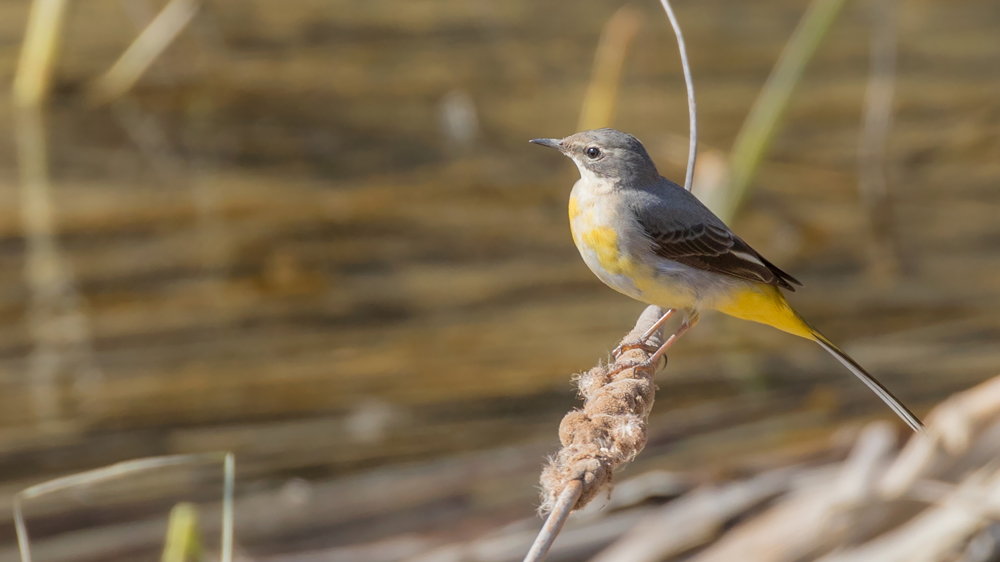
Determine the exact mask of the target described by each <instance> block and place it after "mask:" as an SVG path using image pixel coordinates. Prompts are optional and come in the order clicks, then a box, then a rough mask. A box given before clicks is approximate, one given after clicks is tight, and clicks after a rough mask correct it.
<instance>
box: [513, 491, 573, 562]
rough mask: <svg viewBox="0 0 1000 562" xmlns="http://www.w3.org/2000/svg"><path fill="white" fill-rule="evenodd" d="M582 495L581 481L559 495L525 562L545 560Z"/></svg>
mask: <svg viewBox="0 0 1000 562" xmlns="http://www.w3.org/2000/svg"><path fill="white" fill-rule="evenodd" d="M582 493H583V482H582V481H580V480H573V481H572V482H570V483H569V484H568V485H567V486H566V488H564V489H563V491H562V493H561V494H559V500H558V501H556V505H555V507H553V508H552V511H551V512H550V513H549V517H548V519H546V520H545V525H542V530H541V531H539V532H538V536H537V537H535V542H534V544H532V545H531V550H529V551H528V555H527V556H525V557H524V562H541V561H542V560H544V559H545V555H546V554H548V552H549V548H550V547H551V546H552V542H553V541H555V540H556V536H557V535H558V534H559V531H560V530H561V529H562V526H563V523H565V522H566V518H567V517H569V512H570V511H572V510H573V506H574V505H576V502H577V500H579V499H580V494H582Z"/></svg>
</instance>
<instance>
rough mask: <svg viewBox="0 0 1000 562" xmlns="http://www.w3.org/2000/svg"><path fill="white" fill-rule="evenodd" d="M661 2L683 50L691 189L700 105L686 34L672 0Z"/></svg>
mask: <svg viewBox="0 0 1000 562" xmlns="http://www.w3.org/2000/svg"><path fill="white" fill-rule="evenodd" d="M660 4H663V9H664V10H666V11H667V17H668V18H670V25H671V26H672V27H673V28H674V34H675V35H677V49H678V50H679V51H680V52H681V66H682V67H683V68H684V82H685V83H686V84H687V94H688V117H689V118H690V120H691V125H690V133H689V136H690V137H691V142H690V144H689V146H688V167H687V174H686V175H685V176H684V189H686V190H688V191H691V188H692V187H693V186H694V163H695V160H697V159H698V106H697V104H695V101H694V80H693V79H692V78H691V65H690V64H689V63H688V55H687V47H685V46H684V34H683V33H681V25H680V24H679V23H677V16H675V15H674V10H673V8H671V7H670V0H660Z"/></svg>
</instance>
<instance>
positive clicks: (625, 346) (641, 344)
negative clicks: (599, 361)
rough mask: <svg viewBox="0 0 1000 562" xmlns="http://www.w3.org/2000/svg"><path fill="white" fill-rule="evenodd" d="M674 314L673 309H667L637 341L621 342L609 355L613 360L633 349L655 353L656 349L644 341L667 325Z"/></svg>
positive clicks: (674, 310)
mask: <svg viewBox="0 0 1000 562" xmlns="http://www.w3.org/2000/svg"><path fill="white" fill-rule="evenodd" d="M675 312H677V310H676V309H673V308H671V309H668V310H667V311H666V312H664V313H663V316H661V317H660V319H659V320H657V321H656V323H655V324H653V325H652V326H650V328H649V329H648V330H646V331H645V332H644V333H643V334H642V335H641V336H639V339H638V340H634V341H629V342H622V343H620V344H618V347H616V348H614V349H613V350H612V351H611V355H612V356H613V357H614V358H615V359H618V357H620V356H621V354H622V353H625V352H626V351H631V350H633V349H642V350H645V351H649V352H653V351H656V349H657V348H655V347H653V346H651V345H649V344H647V343H646V340H648V339H649V336H651V335H653V334H655V333H656V331H657V330H659V329H660V328H662V327H663V325H664V324H666V323H667V320H670V317H671V316H673V315H674V313H675Z"/></svg>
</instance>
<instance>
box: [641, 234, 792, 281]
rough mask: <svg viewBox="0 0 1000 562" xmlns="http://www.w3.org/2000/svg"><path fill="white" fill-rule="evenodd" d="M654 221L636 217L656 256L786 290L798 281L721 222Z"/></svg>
mask: <svg viewBox="0 0 1000 562" xmlns="http://www.w3.org/2000/svg"><path fill="white" fill-rule="evenodd" d="M657 222H658V221H653V220H643V219H642V218H640V219H639V224H640V225H641V226H642V228H643V230H644V231H645V232H646V236H647V237H649V239H650V240H651V241H652V242H653V250H654V251H655V252H656V254H657V255H658V256H660V257H664V258H667V259H669V260H673V261H675V262H678V263H682V264H684V265H687V266H690V267H694V268H697V269H702V270H705V271H711V272H714V273H720V274H723V275H729V276H731V277H737V278H740V279H746V280H748V281H755V282H757V283H766V284H768V285H777V286H778V287H781V288H783V289H788V290H789V291H794V290H795V287H794V286H793V284H795V285H802V283H799V281H798V280H796V279H795V278H794V277H792V276H791V275H789V274H787V273H785V272H784V271H782V270H780V269H778V268H777V267H776V266H775V265H774V264H772V263H771V262H769V261H767V260H766V259H764V257H763V256H761V255H760V254H758V253H757V252H756V251H755V250H754V249H753V248H751V247H750V245H749V244H747V243H746V242H744V241H743V240H741V239H740V238H739V237H738V236H736V235H735V234H733V233H732V232H731V231H729V229H727V228H725V227H723V226H718V225H714V224H707V223H698V224H694V225H691V226H687V227H677V226H676V225H673V226H672V227H668V226H666V225H664V224H662V223H661V224H657Z"/></svg>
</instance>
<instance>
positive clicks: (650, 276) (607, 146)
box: [531, 129, 923, 432]
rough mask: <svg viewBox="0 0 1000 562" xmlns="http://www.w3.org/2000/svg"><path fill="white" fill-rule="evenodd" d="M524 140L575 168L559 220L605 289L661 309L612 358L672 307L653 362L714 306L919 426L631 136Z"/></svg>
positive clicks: (780, 276)
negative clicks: (816, 360) (762, 327)
mask: <svg viewBox="0 0 1000 562" xmlns="http://www.w3.org/2000/svg"><path fill="white" fill-rule="evenodd" d="M531 142H533V143H535V144H540V145H542V146H549V147H552V148H555V149H557V150H559V151H560V152H562V153H563V154H564V155H566V156H568V157H569V158H570V159H571V160H573V163H575V164H576V167H577V168H579V169H580V179H579V180H578V181H577V182H576V185H574V186H573V191H572V193H570V198H569V220H570V229H571V231H572V233H573V241H574V242H576V247H577V249H578V250H580V255H581V256H583V261H585V262H586V263H587V266H588V267H590V270H591V271H593V272H594V274H595V275H597V277H598V278H599V279H600V280H601V281H603V282H604V283H605V284H607V285H608V286H610V287H611V288H612V289H615V290H616V291H618V292H620V293H622V294H624V295H626V296H629V297H632V298H633V299H636V300H638V301H642V302H645V303H648V304H655V305H657V306H660V307H663V308H666V309H668V312H667V313H666V314H665V315H664V316H663V317H662V318H661V319H660V320H659V321H657V323H656V325H655V326H653V328H651V329H650V330H649V331H648V332H646V334H645V335H644V336H643V337H642V338H641V340H640V341H638V342H634V343H629V344H626V345H623V346H619V348H617V349H616V350H615V352H614V353H615V355H618V354H620V353H621V352H622V351H623V350H624V349H635V348H639V347H645V344H644V342H645V340H646V338H647V337H649V335H650V334H652V333H654V332H655V331H656V330H659V329H660V327H661V326H663V324H664V323H665V322H666V321H667V319H668V318H670V316H671V315H673V314H674V313H675V311H682V312H683V314H684V319H683V322H682V323H681V326H680V328H679V329H678V330H677V332H675V333H674V334H673V335H672V336H670V338H668V339H667V340H666V342H664V343H663V345H662V346H660V347H659V348H658V349H656V351H655V352H654V353H653V355H652V356H651V357H650V358H649V360H648V361H647V362H646V365H655V364H656V362H658V361H659V359H660V357H661V356H662V355H663V354H664V353H665V352H666V350H667V349H668V348H670V346H671V345H673V344H674V343H675V342H676V341H677V339H678V338H679V337H680V336H681V335H682V334H683V333H684V332H686V331H687V330H689V329H691V327H692V326H694V325H695V323H697V321H698V315H699V313H700V311H701V310H703V309H711V310H718V311H721V312H723V313H725V314H728V315H730V316H735V317H737V318H743V319H744V320H752V321H754V322H760V323H762V324H767V325H768V326H774V327H775V328H777V329H779V330H783V331H785V332H788V333H790V334H795V335H796V336H800V337H803V338H806V339H810V340H813V341H815V342H816V343H818V344H819V345H820V346H821V347H822V348H823V349H825V350H826V351H828V352H829V353H830V354H831V355H833V356H834V357H836V358H837V360H839V361H840V362H841V363H843V365H844V366H845V367H847V368H848V369H850V371H851V372H852V373H854V374H855V375H857V377H858V378H859V379H861V381H862V382H864V383H865V384H866V385H868V388H870V389H872V390H873V391H874V392H875V394H877V395H878V396H879V398H881V399H882V400H883V401H885V403H886V404H888V405H889V407H890V408H892V410H893V411H894V412H896V414H898V415H899V417H900V418H902V419H903V421H905V422H906V423H907V424H909V426H910V427H911V428H912V429H913V430H914V431H917V432H919V431H921V430H922V429H923V424H921V423H920V420H919V419H918V418H917V416H915V415H913V413H912V412H910V410H908V409H907V408H906V406H904V405H903V404H902V403H901V402H900V401H899V400H897V399H896V397H895V396H893V395H892V393H890V392H889V391H888V390H887V389H886V388H885V387H884V386H882V384H881V383H879V382H878V381H877V380H875V377H873V376H871V375H869V374H868V373H867V372H866V371H865V370H864V369H863V368H862V367H861V365H858V363H857V362H856V361H855V360H854V359H851V358H850V357H849V356H848V355H847V354H846V353H844V352H843V351H842V350H841V349H840V348H839V347H837V346H836V345H834V344H833V342H831V341H830V340H828V339H827V338H826V337H825V336H823V335H822V334H820V333H819V332H818V331H816V329H815V328H813V327H812V326H810V325H809V323H808V322H806V321H805V320H803V319H802V317H801V316H799V314H798V313H797V312H795V310H794V309H793V308H792V307H791V305H789V304H788V301H787V300H785V295H784V294H783V293H782V292H781V289H787V290H789V291H794V290H795V287H794V286H793V285H801V283H799V282H798V281H797V280H796V279H795V278H794V277H792V276H791V275H789V274H787V273H785V272H784V271H782V270H780V269H778V268H777V267H776V266H775V265H774V264H772V263H771V262H769V261H767V260H766V259H764V257H763V256H761V255H760V254H758V253H757V252H756V251H755V250H754V249H753V248H751V247H750V246H749V245H748V244H747V243H746V242H744V241H743V240H741V239H740V237H739V236H736V235H735V234H733V232H732V231H731V230H729V227H727V226H726V225H725V224H724V223H723V222H722V220H721V219H719V217H717V216H715V214H713V213H712V211H710V210H709V209H708V208H707V207H705V205H703V204H702V203H701V201H699V200H698V199H697V198H696V197H695V196H694V195H692V194H691V193H690V192H688V191H687V190H686V189H684V188H683V187H681V186H679V185H677V184H676V183H674V182H672V181H670V180H668V179H666V178H664V177H662V176H660V174H659V172H657V171H656V166H655V165H654V164H653V161H652V160H651V159H650V157H649V154H648V153H647V152H646V149H645V148H644V147H643V146H642V143H641V142H639V140H638V139H636V138H635V137H633V136H632V135H629V134H627V133H623V132H621V131H616V130H614V129H597V130H593V131H584V132H582V133H577V134H575V135H571V136H568V137H566V138H564V139H535V140H532V141H531ZM650 351H652V349H650Z"/></svg>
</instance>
